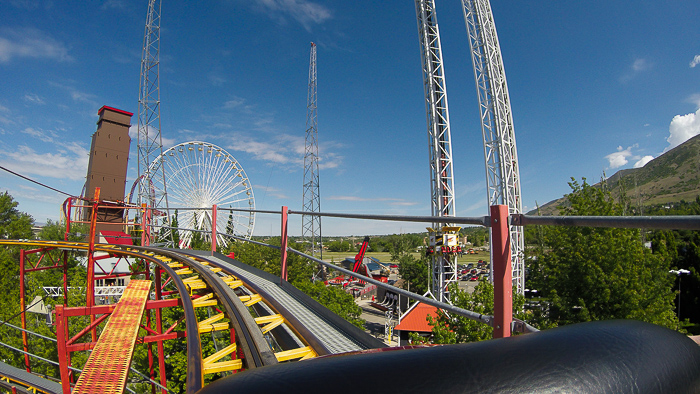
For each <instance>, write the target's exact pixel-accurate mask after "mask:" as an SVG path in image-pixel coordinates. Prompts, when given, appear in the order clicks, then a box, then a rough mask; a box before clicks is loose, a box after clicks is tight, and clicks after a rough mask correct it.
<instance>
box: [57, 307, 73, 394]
mask: <svg viewBox="0 0 700 394" xmlns="http://www.w3.org/2000/svg"><path fill="white" fill-rule="evenodd" d="M67 329H68V319H67V317H66V316H65V315H64V314H63V305H60V304H57V305H56V341H57V343H58V367H59V370H60V372H61V387H62V389H63V394H70V376H69V373H68V365H70V354H69V353H68V349H66V337H67V336H68V333H67V332H66V331H67Z"/></svg>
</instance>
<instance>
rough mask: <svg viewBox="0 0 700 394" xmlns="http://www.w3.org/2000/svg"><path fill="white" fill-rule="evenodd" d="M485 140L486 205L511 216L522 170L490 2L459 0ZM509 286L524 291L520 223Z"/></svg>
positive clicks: (514, 233) (518, 206)
mask: <svg viewBox="0 0 700 394" xmlns="http://www.w3.org/2000/svg"><path fill="white" fill-rule="evenodd" d="M462 6H463V7H462V8H463V11H464V21H465V24H466V26H467V34H468V36H469V47H470V50H471V57H472V63H473V65H474V78H475V80H476V90H477V95H478V97H479V111H480V114H481V132H482V135H483V138H484V157H485V161H486V181H487V191H488V201H489V205H490V206H491V205H499V204H503V205H507V206H508V212H509V214H510V215H514V214H521V213H522V201H521V198H520V171H519V168H518V152H517V150H516V146H515V131H514V128H513V114H512V112H511V108H510V98H509V96H508V84H507V82H506V73H505V68H504V67H503V58H502V56H501V48H500V46H499V44H498V35H497V34H496V25H495V24H494V20H493V13H492V12H491V4H490V3H489V0H462ZM510 237H511V255H512V267H513V284H514V285H515V286H516V288H517V292H518V293H520V294H523V292H524V289H525V276H524V273H525V270H524V255H523V251H524V240H523V228H522V226H511V227H510Z"/></svg>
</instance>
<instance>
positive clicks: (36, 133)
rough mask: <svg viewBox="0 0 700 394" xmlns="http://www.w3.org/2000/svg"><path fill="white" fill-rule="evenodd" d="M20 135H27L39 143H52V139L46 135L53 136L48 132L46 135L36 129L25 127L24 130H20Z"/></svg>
mask: <svg viewBox="0 0 700 394" xmlns="http://www.w3.org/2000/svg"><path fill="white" fill-rule="evenodd" d="M21 133H22V134H27V135H29V136H31V137H33V138H35V139H38V140H40V141H43V142H53V137H52V136H50V135H48V134H54V133H51V132H49V133H48V134H47V133H46V132H44V131H42V130H37V129H34V128H31V127H27V128H26V129H24V130H21ZM54 136H55V134H54Z"/></svg>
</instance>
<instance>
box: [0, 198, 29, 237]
mask: <svg viewBox="0 0 700 394" xmlns="http://www.w3.org/2000/svg"><path fill="white" fill-rule="evenodd" d="M17 205H19V204H18V203H17V201H15V200H14V199H13V198H12V196H11V195H10V194H9V193H8V192H4V193H2V194H0V238H5V239H30V238H33V234H32V225H34V219H33V218H32V217H31V216H30V215H29V214H27V213H24V212H20V211H19V210H18V209H17Z"/></svg>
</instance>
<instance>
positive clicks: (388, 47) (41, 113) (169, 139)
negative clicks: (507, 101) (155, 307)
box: [0, 0, 700, 235]
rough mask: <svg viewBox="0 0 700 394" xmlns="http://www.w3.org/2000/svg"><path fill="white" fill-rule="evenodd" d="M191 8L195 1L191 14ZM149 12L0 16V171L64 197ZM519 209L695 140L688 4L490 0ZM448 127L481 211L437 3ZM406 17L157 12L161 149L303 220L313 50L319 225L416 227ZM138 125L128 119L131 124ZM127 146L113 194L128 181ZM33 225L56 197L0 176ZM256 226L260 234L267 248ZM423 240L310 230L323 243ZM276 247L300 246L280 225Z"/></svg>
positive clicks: (474, 122)
mask: <svg viewBox="0 0 700 394" xmlns="http://www.w3.org/2000/svg"><path fill="white" fill-rule="evenodd" d="M202 4H206V5H202ZM146 7H147V1H145V0H142V1H131V0H107V1H89V2H86V1H61V2H57V1H30V0H6V1H2V2H0V16H1V17H0V165H2V166H3V167H6V168H9V169H11V170H13V171H16V172H19V173H21V174H23V175H26V176H29V177H31V178H33V179H36V180H38V181H40V182H43V183H46V184H48V185H51V186H53V187H55V188H57V189H60V190H64V191H66V192H69V193H75V194H79V193H80V191H81V189H82V186H83V183H84V177H85V173H86V168H87V160H88V156H87V152H88V149H89V147H90V137H91V135H92V134H93V133H94V132H95V128H96V126H95V122H96V121H97V110H98V109H99V108H100V107H101V106H103V105H108V106H112V107H116V108H119V109H123V110H126V111H129V112H134V113H136V112H137V110H138V105H137V101H138V85H139V65H140V58H141V47H142V44H143V33H144V23H145V17H146ZM492 8H493V12H494V17H495V21H496V26H497V29H498V34H499V39H500V43H501V49H502V53H503V58H504V63H505V69H506V75H507V78H508V84H509V89H510V95H511V102H512V109H513V116H514V123H515V133H516V141H517V147H518V154H519V161H520V174H521V183H522V196H523V201H524V205H525V210H528V209H532V208H534V207H535V204H536V203H539V204H544V203H546V202H548V201H550V200H552V199H555V198H558V197H561V196H562V195H563V194H565V193H567V192H568V191H569V188H568V186H567V181H569V179H570V177H572V176H573V177H576V178H579V179H580V178H581V177H586V178H588V179H589V181H591V182H595V181H598V180H599V179H600V177H601V176H602V175H603V173H606V174H607V175H608V176H610V175H612V174H613V173H614V172H616V171H617V170H619V169H623V168H632V167H634V166H639V165H642V164H643V163H644V162H645V161H648V160H649V159H650V158H651V157H657V156H658V155H660V154H661V153H663V152H664V151H666V150H668V149H670V148H671V147H673V146H675V145H677V144H679V143H681V142H682V141H684V140H685V139H687V138H689V137H691V136H693V135H696V134H698V133H700V112H699V108H700V84H699V83H698V82H700V29H698V22H697V21H698V20H700V6H698V3H697V2H696V1H683V0H678V1H673V2H664V3H663V4H659V2H653V1H646V0H644V1H636V2H626V1H617V0H611V1H606V2H602V1H601V2H559V1H539V2H513V1H503V0H494V1H492ZM436 9H437V17H438V23H439V27H440V31H441V39H442V49H443V58H444V63H445V75H446V84H447V94H448V102H449V109H450V116H451V132H452V144H453V155H454V157H453V160H454V174H455V189H456V208H457V215H458V216H481V215H484V214H486V212H487V206H486V205H487V203H486V198H487V196H486V189H485V187H486V184H485V182H486V181H485V167H484V155H483V145H482V137H481V130H480V124H479V117H478V106H477V96H476V89H475V87H474V77H473V71H472V65H471V60H470V57H469V51H468V49H469V48H468V46H469V43H468V41H467V36H466V29H465V25H464V19H463V16H462V11H461V3H460V2H459V1H457V0H449V1H440V0H437V4H436ZM416 26H417V24H416V17H415V9H414V3H413V2H412V1H403V2H399V1H385V2H375V1H364V0H358V1H352V2H349V1H321V0H257V1H250V0H249V1H242V0H210V1H207V2H185V1H178V2H174V1H165V2H163V9H162V23H161V50H160V55H161V57H160V59H161V72H160V79H161V80H160V89H161V102H162V104H161V120H162V135H163V138H164V141H165V142H164V145H165V148H167V147H169V146H172V145H173V144H176V143H180V142H185V141H191V140H203V141H207V142H211V143H213V144H216V145H219V146H221V147H223V148H224V149H226V150H227V151H228V152H229V153H231V154H232V155H233V156H234V157H235V158H236V159H237V160H238V161H239V162H240V163H241V164H242V166H243V167H244V169H245V171H246V173H247V175H248V177H249V178H250V180H251V182H252V184H253V187H254V192H255V198H256V206H257V208H259V209H267V210H279V209H280V207H281V206H283V205H286V206H289V208H290V209H292V210H294V209H296V210H300V209H301V207H302V177H303V172H302V170H303V168H302V167H303V159H302V155H303V144H304V133H305V129H306V124H305V122H306V99H307V84H308V67H309V47H310V45H309V43H310V42H312V41H313V42H315V43H317V45H318V139H319V149H320V157H321V160H320V165H321V171H320V187H321V210H322V211H326V212H352V213H368V214H370V213H371V214H397V215H429V214H430V200H429V195H430V194H429V174H428V139H427V131H426V119H425V108H424V98H423V85H422V78H423V77H422V74H421V64H420V57H419V53H420V51H419V42H418V32H417V27H416ZM136 121H137V119H136V116H134V118H133V119H132V124H135V123H136ZM136 165H137V157H136V138H135V136H134V137H133V140H132V155H131V159H130V165H129V177H128V179H129V180H128V182H127V183H128V185H127V189H128V187H130V186H131V183H132V182H133V179H134V178H135V176H136ZM0 190H7V191H9V192H10V194H12V195H13V197H14V198H15V199H16V200H17V201H18V202H19V204H20V206H19V209H20V210H22V211H25V212H28V213H30V214H31V215H32V216H33V217H34V218H35V220H36V221H37V222H45V221H46V219H47V218H48V219H52V220H56V219H58V218H59V216H60V211H59V207H60V204H61V203H62V202H63V200H64V198H65V197H64V196H62V195H60V194H58V193H55V192H52V191H50V190H46V189H42V188H40V187H38V186H36V185H34V184H31V183H29V182H27V181H24V180H21V179H19V178H16V177H14V176H12V175H10V174H7V173H5V172H0ZM279 227H280V225H279V221H278V218H277V217H275V216H271V215H258V217H257V220H256V231H255V233H256V234H258V235H265V234H269V233H274V234H278V233H279ZM423 228H424V226H423V225H422V224H415V225H414V224H407V223H391V222H365V221H358V220H344V221H341V220H330V219H328V220H324V222H323V230H324V231H323V232H324V235H350V234H352V235H364V234H385V233H399V232H413V231H421V230H422V229H423ZM290 231H291V233H292V234H299V233H300V232H301V224H300V221H299V219H298V217H292V219H291V223H290Z"/></svg>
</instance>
